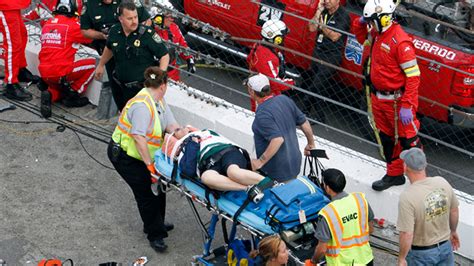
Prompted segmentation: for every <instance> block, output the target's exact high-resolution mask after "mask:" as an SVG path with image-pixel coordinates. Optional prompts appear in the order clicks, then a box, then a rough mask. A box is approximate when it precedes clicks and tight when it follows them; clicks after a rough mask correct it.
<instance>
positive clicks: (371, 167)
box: [26, 27, 474, 260]
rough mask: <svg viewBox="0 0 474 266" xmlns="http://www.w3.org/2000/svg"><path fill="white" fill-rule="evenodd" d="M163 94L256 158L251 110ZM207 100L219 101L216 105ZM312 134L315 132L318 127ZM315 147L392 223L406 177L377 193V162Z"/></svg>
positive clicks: (185, 115)
mask: <svg viewBox="0 0 474 266" xmlns="http://www.w3.org/2000/svg"><path fill="white" fill-rule="evenodd" d="M28 30H29V32H30V33H31V32H33V31H37V29H34V28H30V27H29V28H28ZM85 49H86V50H85V51H87V52H88V53H91V54H94V53H95V51H93V50H91V49H89V48H85ZM39 50H40V44H39V43H34V42H31V41H30V42H29V43H28V46H27V49H26V56H27V61H28V68H29V69H30V70H31V71H32V72H33V73H35V74H38V68H37V67H38V52H39ZM101 84H102V83H101V82H98V81H96V80H93V82H91V84H90V85H89V88H88V90H87V92H86V96H87V97H88V98H89V100H90V102H91V103H92V104H94V105H98V103H99V97H100V90H101ZM196 96H198V97H196ZM165 99H166V101H167V102H168V103H169V104H170V106H171V108H172V110H173V112H174V114H175V116H176V119H177V120H178V121H179V122H180V123H181V124H182V125H186V124H191V125H193V126H195V127H198V128H209V129H214V130H215V131H217V132H219V133H220V134H222V135H223V136H226V137H227V138H229V139H230V140H232V141H234V142H235V143H237V144H239V145H240V146H241V147H243V148H245V149H246V150H248V151H249V153H250V154H251V156H252V157H253V158H255V146H254V144H253V134H252V129H251V126H252V122H253V114H252V113H251V112H249V111H247V110H245V109H242V108H241V107H238V106H233V105H232V104H230V103H227V102H225V101H223V100H222V99H219V98H216V97H213V96H211V95H208V94H205V93H203V92H200V91H198V90H194V89H188V90H187V91H185V90H183V89H181V88H180V87H179V86H176V85H170V86H169V88H168V91H167V93H166V97H165ZM203 99H206V100H203ZM208 102H213V103H219V106H216V105H215V104H210V103H208ZM315 134H316V135H317V132H315ZM299 144H300V150H303V149H304V147H305V146H306V138H305V137H304V135H303V134H302V132H299ZM316 146H317V148H319V149H325V150H326V152H327V155H328V157H329V158H330V159H329V160H325V159H323V160H322V163H323V165H324V167H325V168H337V169H339V170H341V171H342V172H343V173H344V174H345V176H346V179H347V186H346V191H348V192H354V191H358V192H363V193H365V194H366V197H367V199H368V201H369V202H370V205H371V206H372V209H373V210H374V213H375V217H377V218H384V219H385V220H387V221H389V222H390V223H393V224H394V223H396V221H397V213H398V198H399V195H400V193H401V192H402V191H403V190H404V189H405V187H406V186H407V185H408V182H407V183H406V184H405V185H404V186H397V187H392V188H390V189H388V190H386V191H384V192H376V191H374V190H372V188H371V184H372V182H374V181H376V180H378V179H380V178H381V177H382V176H383V175H384V174H385V169H384V167H382V166H381V165H383V163H382V162H381V161H379V160H378V159H375V158H372V157H369V156H366V155H364V154H361V153H359V152H356V151H354V150H351V149H348V148H346V147H344V146H341V145H338V144H336V143H333V142H330V141H328V140H325V139H322V138H318V137H316ZM428 160H429V158H428ZM456 194H457V195H462V196H463V197H458V198H459V200H460V218H459V225H458V234H459V236H460V238H461V248H460V250H459V251H458V252H459V253H460V254H461V255H463V256H464V257H467V258H469V259H471V260H474V204H473V202H472V198H473V197H472V195H466V194H464V193H463V192H460V191H456ZM466 198H470V199H471V201H468V200H466Z"/></svg>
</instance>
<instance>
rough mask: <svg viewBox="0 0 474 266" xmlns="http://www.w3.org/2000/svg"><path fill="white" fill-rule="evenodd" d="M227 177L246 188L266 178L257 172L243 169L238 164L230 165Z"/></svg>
mask: <svg viewBox="0 0 474 266" xmlns="http://www.w3.org/2000/svg"><path fill="white" fill-rule="evenodd" d="M227 176H228V177H229V178H230V179H231V180H232V181H234V182H237V183H239V184H242V185H246V186H250V185H255V184H258V183H259V182H260V181H262V180H263V179H264V178H265V177H264V176H262V175H260V174H258V173H256V172H253V171H250V170H247V169H242V168H240V167H239V166H237V165H236V164H231V165H229V167H228V168H227Z"/></svg>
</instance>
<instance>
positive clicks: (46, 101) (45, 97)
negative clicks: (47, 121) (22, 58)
mask: <svg viewBox="0 0 474 266" xmlns="http://www.w3.org/2000/svg"><path fill="white" fill-rule="evenodd" d="M40 111H41V115H42V116H43V117H44V118H48V117H50V116H51V93H50V92H49V91H42V92H41V107H40Z"/></svg>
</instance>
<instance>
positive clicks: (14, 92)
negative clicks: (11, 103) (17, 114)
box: [5, 83, 33, 101]
mask: <svg viewBox="0 0 474 266" xmlns="http://www.w3.org/2000/svg"><path fill="white" fill-rule="evenodd" d="M5 96H6V97H7V98H9V99H13V100H18V101H31V99H33V96H32V95H31V93H29V92H28V91H27V90H25V88H23V87H21V86H20V84H18V83H15V84H7V89H6V92H5Z"/></svg>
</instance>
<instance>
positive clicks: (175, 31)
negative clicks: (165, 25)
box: [155, 23, 192, 64]
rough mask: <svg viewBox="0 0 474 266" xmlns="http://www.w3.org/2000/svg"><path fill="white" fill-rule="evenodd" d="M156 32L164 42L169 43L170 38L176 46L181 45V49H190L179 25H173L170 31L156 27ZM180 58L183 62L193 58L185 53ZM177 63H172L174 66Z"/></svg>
mask: <svg viewBox="0 0 474 266" xmlns="http://www.w3.org/2000/svg"><path fill="white" fill-rule="evenodd" d="M168 30H169V32H168ZM155 31H156V33H158V35H160V37H161V38H162V39H163V40H166V41H169V40H170V37H172V40H171V41H172V42H174V43H176V44H179V46H181V47H188V44H187V43H186V40H185V39H184V36H183V34H182V33H181V31H180V30H179V27H178V25H176V24H175V23H171V24H170V27H169V29H160V28H158V27H155ZM170 33H171V34H170ZM170 35H172V36H170ZM179 57H181V58H182V59H183V60H185V61H186V60H188V59H189V58H191V57H192V56H191V55H185V54H184V53H180V54H179ZM175 62H176V60H173V62H171V63H173V64H174V63H175Z"/></svg>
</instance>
